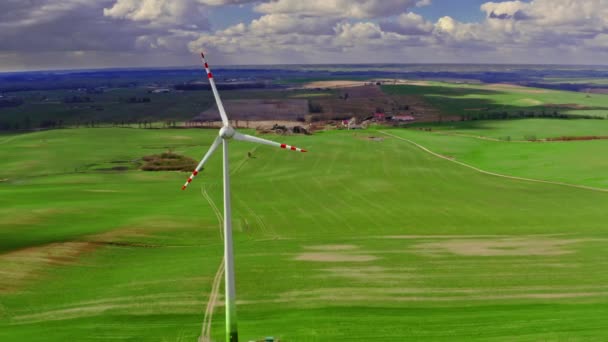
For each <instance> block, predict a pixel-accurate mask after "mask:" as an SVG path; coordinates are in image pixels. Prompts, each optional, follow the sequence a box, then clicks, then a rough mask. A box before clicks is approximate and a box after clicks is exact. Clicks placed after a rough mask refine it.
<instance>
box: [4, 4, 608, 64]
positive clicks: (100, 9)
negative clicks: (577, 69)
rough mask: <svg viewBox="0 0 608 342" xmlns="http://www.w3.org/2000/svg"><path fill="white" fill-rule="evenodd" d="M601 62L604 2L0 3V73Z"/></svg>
mask: <svg viewBox="0 0 608 342" xmlns="http://www.w3.org/2000/svg"><path fill="white" fill-rule="evenodd" d="M201 50H202V51H205V53H206V55H207V56H208V58H209V61H210V63H211V64H212V65H230V64H240V65H252V64H304V63H311V64H318V63H488V64H501V63H504V64H596V65H605V64H608V0H528V1H494V2H488V1H480V0H257V1H256V0H27V1H24V0H1V1H0V71H22V70H24V71H27V70H47V69H73V68H74V69H77V68H105V67H163V66H193V65H197V64H198V63H199V60H198V58H199V57H198V52H199V51H201Z"/></svg>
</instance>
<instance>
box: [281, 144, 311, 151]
mask: <svg viewBox="0 0 608 342" xmlns="http://www.w3.org/2000/svg"><path fill="white" fill-rule="evenodd" d="M281 148H284V149H286V150H292V151H296V152H308V151H306V150H305V149H303V148H297V147H295V146H289V145H287V144H281Z"/></svg>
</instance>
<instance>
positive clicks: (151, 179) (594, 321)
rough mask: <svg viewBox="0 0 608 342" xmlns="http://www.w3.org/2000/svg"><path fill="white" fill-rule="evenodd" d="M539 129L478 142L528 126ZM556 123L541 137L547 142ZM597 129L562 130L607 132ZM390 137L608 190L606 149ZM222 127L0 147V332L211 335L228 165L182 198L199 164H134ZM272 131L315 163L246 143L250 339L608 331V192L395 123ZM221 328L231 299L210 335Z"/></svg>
mask: <svg viewBox="0 0 608 342" xmlns="http://www.w3.org/2000/svg"><path fill="white" fill-rule="evenodd" d="M556 122H557V121H556ZM571 122H574V121H571V120H560V123H561V124H569V123H571ZM576 122H577V124H578V121H576ZM585 122H587V121H585ZM589 122H601V123H603V121H602V120H598V121H596V120H593V121H589ZM524 124H525V121H521V124H518V121H508V123H507V124H502V121H501V122H499V123H498V124H495V123H493V122H488V123H487V125H488V127H481V126H480V127H477V129H479V132H475V133H474V134H476V135H477V134H478V135H486V136H489V137H492V136H503V135H506V134H510V135H512V136H517V135H522V134H527V133H524V131H525V130H526V128H524V126H525V125H524ZM493 125H497V126H499V128H498V132H494V133H483V132H486V131H492V130H493V128H491V127H493ZM510 125H511V126H510ZM556 125H557V123H556ZM575 125H576V124H575ZM543 126H545V125H544V124H543V123H538V127H539V128H538V130H537V132H538V133H536V134H537V135H538V136H539V137H541V136H550V135H551V133H550V130H548V129H547V130H543V129H541V128H542V127H543ZM591 126H592V125H589V126H585V124H580V125H579V126H576V127H572V128H561V129H562V130H563V131H564V132H566V131H567V133H561V132H560V133H559V134H560V135H562V134H571V132H574V133H572V134H595V133H597V132H596V131H594V130H595V129H596V128H595V127H591ZM459 129H460V130H461V131H466V129H467V128H465V127H460V128H459ZM387 132H388V133H390V134H392V135H395V136H397V137H402V138H405V139H408V140H412V141H415V142H417V143H419V144H421V145H424V146H426V147H428V148H430V149H432V150H434V151H436V152H438V153H441V154H445V155H450V156H451V157H454V158H456V160H462V161H466V162H470V163H473V164H475V165H478V166H479V167H482V168H487V169H490V170H493V171H500V172H505V173H509V174H514V175H521V176H527V177H534V178H540V179H547V180H559V181H564V182H568V183H574V184H585V185H592V186H596V187H602V186H603V187H605V188H608V185H607V184H606V183H605V177H604V174H605V172H603V171H602V170H605V169H606V165H604V164H602V161H601V160H600V159H601V158H595V156H597V155H598V154H599V153H602V151H605V148H606V146H605V142H606V141H604V140H598V141H585V142H567V143H518V142H514V141H513V142H506V141H503V142H495V141H487V140H482V139H478V138H471V137H463V136H458V135H448V134H446V133H449V130H447V132H439V133H436V132H423V131H417V130H415V129H390V130H388V131H387ZM215 134H216V133H215V131H208V130H200V129H128V128H123V129H121V128H80V129H63V130H52V131H44V132H34V133H27V134H19V135H2V136H0V146H1V147H0V159H1V160H3V167H2V169H1V170H0V208H1V209H0V214H1V215H0V241H1V242H0V251H2V252H1V253H2V254H0V273H1V274H2V278H1V280H0V340H2V341H22V340H28V341H37V340H39V341H63V340H93V339H95V340H97V339H110V338H111V339H115V340H194V339H196V338H197V337H198V336H199V335H200V330H201V325H202V321H203V314H204V312H205V306H206V304H207V301H208V299H209V298H208V296H209V293H210V292H211V288H212V283H213V278H214V275H215V274H216V271H217V269H218V266H219V264H220V261H221V255H222V242H221V237H220V234H219V231H218V218H217V216H216V214H215V212H214V209H213V207H214V205H215V206H219V207H220V210H221V201H220V199H221V169H220V158H218V157H217V156H216V157H214V158H212V159H211V161H210V164H208V166H206V168H205V170H204V172H203V173H201V175H199V177H198V178H197V179H196V182H195V183H193V184H192V187H191V188H189V189H188V191H186V192H181V191H179V188H180V186H181V184H182V183H183V181H184V179H185V177H187V174H186V173H181V172H144V171H139V170H138V169H137V165H136V161H137V159H139V158H141V157H142V156H144V155H150V154H154V153H161V152H165V151H167V150H171V151H173V152H174V153H179V154H184V155H187V156H189V157H192V158H195V159H198V158H200V156H201V153H202V152H203V151H204V150H205V149H206V147H207V146H208V145H209V144H210V143H211V141H212V139H213V137H214V135H215ZM371 136H374V138H373V139H371V138H370V137H371ZM269 138H272V139H275V140H282V141H283V142H285V143H289V144H294V145H297V146H302V147H305V148H307V149H309V150H310V153H308V154H296V153H286V152H285V151H281V150H275V149H272V148H270V147H266V146H261V147H257V146H255V145H247V144H246V143H234V144H233V145H232V146H233V148H232V150H231V155H230V159H231V165H232V174H233V180H232V189H233V191H232V192H233V207H234V208H233V213H234V214H233V215H234V226H235V252H236V271H237V297H238V299H239V302H238V303H239V306H238V315H239V333H240V335H241V336H242V338H243V339H244V340H250V339H259V338H262V337H264V336H268V335H273V336H275V337H279V338H281V340H282V341H327V340H331V341H368V340H382V341H396V340H402V339H403V338H404V337H410V338H412V339H418V340H480V341H481V340H484V341H485V340H495V341H500V340H518V341H538V340H570V339H575V340H576V339H579V340H597V341H601V340H605V339H606V338H607V337H608V326H607V325H606V322H605V319H604V318H605V317H606V316H607V315H608V309H607V308H608V306H607V305H606V304H607V303H608V275H606V272H605V271H604V270H605V269H606V267H607V266H608V265H607V264H606V263H607V261H606V260H608V258H607V257H608V255H606V251H607V250H608V248H606V247H607V244H608V233H607V231H606V221H605V208H606V205H608V193H605V192H601V191H591V190H585V189H580V188H574V187H568V186H560V185H553V184H542V183H534V182H528V181H520V180H513V179H506V178H501V177H497V176H491V175H487V174H482V173H479V172H477V171H474V170H472V169H470V168H466V167H463V166H461V165H457V164H455V163H453V162H451V161H449V160H444V159H441V158H437V157H436V156H433V155H431V154H430V153H427V152H425V151H423V150H421V149H420V148H418V147H416V146H414V145H413V144H411V143H408V142H407V141H404V140H401V139H398V138H395V137H393V136H390V135H385V134H383V133H381V132H379V131H359V132H357V133H352V132H348V131H341V132H340V131H325V132H318V133H316V134H315V135H313V136H286V137H272V136H271V137H269ZM493 144H496V145H498V144H500V146H501V147H499V148H498V147H495V145H493ZM581 144H585V145H581ZM503 146H504V147H503ZM510 146H513V149H517V151H518V153H520V154H522V155H525V156H527V157H526V158H521V159H522V160H523V161H522V162H519V161H518V158H517V154H514V153H515V152H517V151H515V150H509V148H511V147H510ZM514 151H515V152H514ZM568 151H570V152H568ZM247 152H252V157H249V156H248V154H247ZM568 153H570V154H568ZM501 157H502V159H504V160H506V161H508V162H509V163H511V164H510V165H506V166H505V165H502V164H501V162H500V159H501ZM537 158H539V161H538V162H533V161H534V160H535V159H537ZM576 158H578V159H576ZM585 162H587V163H592V164H588V165H587V167H586V168H585V167H584V166H583V165H585ZM505 163H507V162H505ZM547 164H551V165H557V166H559V167H556V168H553V169H551V168H547ZM115 165H120V166H124V167H126V170H125V169H124V168H123V169H121V170H122V171H117V170H113V169H112V166H115ZM581 172H582V173H581ZM602 177H604V178H602ZM590 179H591V180H590ZM593 179H595V180H593ZM601 179H603V181H601ZM220 299H221V298H220ZM223 324H224V321H223V308H222V306H221V305H219V306H217V307H216V308H215V312H214V315H213V320H212V337H213V338H214V340H222V339H223V331H224V329H223Z"/></svg>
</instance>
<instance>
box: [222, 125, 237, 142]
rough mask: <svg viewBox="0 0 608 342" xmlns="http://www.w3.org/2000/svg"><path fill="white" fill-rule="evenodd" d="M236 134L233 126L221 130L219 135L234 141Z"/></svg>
mask: <svg viewBox="0 0 608 342" xmlns="http://www.w3.org/2000/svg"><path fill="white" fill-rule="evenodd" d="M235 133H236V131H235V130H234V128H232V126H224V127H222V128H220V133H219V135H220V138H222V139H232V137H234V134H235Z"/></svg>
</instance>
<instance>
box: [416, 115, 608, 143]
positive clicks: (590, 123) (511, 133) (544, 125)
mask: <svg viewBox="0 0 608 342" xmlns="http://www.w3.org/2000/svg"><path fill="white" fill-rule="evenodd" d="M413 127H415V128H418V127H420V128H431V129H432V130H434V131H439V132H443V133H449V134H461V135H471V136H479V137H488V138H493V139H501V140H530V139H531V138H535V139H547V138H559V137H584V136H608V120H583V119H581V120H560V119H525V120H476V121H462V122H444V123H425V124H416V125H413Z"/></svg>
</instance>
